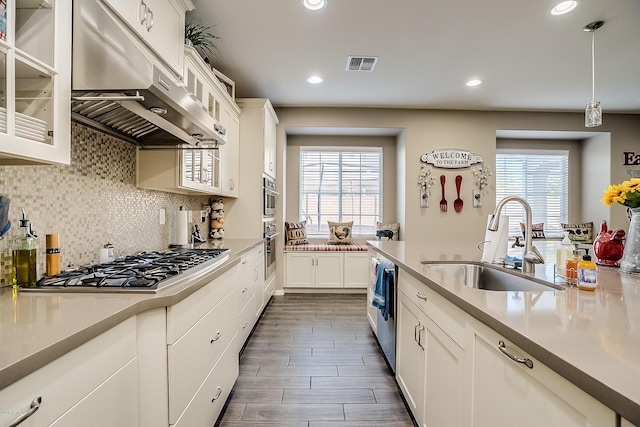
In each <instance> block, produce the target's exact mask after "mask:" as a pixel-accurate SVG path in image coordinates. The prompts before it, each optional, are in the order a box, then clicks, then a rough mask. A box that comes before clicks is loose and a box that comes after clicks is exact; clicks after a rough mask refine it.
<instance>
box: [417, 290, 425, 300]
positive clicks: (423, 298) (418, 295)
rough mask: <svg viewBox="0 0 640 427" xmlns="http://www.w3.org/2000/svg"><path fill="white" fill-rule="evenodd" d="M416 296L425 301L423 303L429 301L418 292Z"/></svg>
mask: <svg viewBox="0 0 640 427" xmlns="http://www.w3.org/2000/svg"><path fill="white" fill-rule="evenodd" d="M416 296H417V297H418V298H420V299H421V300H423V301H426V300H427V297H426V296H424V295H422V294H421V293H420V292H416Z"/></svg>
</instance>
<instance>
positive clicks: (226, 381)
mask: <svg viewBox="0 0 640 427" xmlns="http://www.w3.org/2000/svg"><path fill="white" fill-rule="evenodd" d="M237 339H238V336H236V337H235V338H234V339H233V340H232V341H231V342H230V343H229V345H228V346H227V348H226V349H225V350H224V352H223V353H222V355H221V356H220V358H219V359H218V361H217V363H216V364H215V366H214V367H213V369H211V372H210V373H209V375H208V376H207V377H206V378H205V380H204V382H203V383H202V385H201V386H200V388H199V389H198V391H197V392H196V394H195V395H194V396H193V398H192V399H191V401H190V402H189V405H188V406H187V408H186V409H185V411H184V412H183V413H182V415H181V416H180V418H179V419H178V420H177V422H176V423H175V424H171V425H172V426H175V427H192V426H212V425H214V424H215V422H216V420H217V419H218V416H219V415H220V413H221V412H222V409H223V407H224V404H225V402H226V401H227V398H228V397H229V393H231V389H232V388H233V384H234V383H235V381H236V379H237V378H238V375H239V370H240V367H239V363H238V352H237V351H236V350H235V349H236V348H237V344H236V342H235V341H236V340H237Z"/></svg>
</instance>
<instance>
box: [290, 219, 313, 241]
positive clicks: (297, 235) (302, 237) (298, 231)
mask: <svg viewBox="0 0 640 427" xmlns="http://www.w3.org/2000/svg"><path fill="white" fill-rule="evenodd" d="M284 229H285V231H286V238H287V241H286V243H285V244H287V245H305V244H307V243H309V242H308V241H307V221H301V222H285V223H284Z"/></svg>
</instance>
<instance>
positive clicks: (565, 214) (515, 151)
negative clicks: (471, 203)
mask: <svg viewBox="0 0 640 427" xmlns="http://www.w3.org/2000/svg"><path fill="white" fill-rule="evenodd" d="M499 155H514V156H527V155H531V156H564V162H565V163H564V166H563V167H564V169H565V175H564V182H563V183H560V187H561V188H560V192H559V193H557V199H558V200H560V205H559V206H558V208H557V209H558V211H559V212H558V214H557V215H556V216H554V217H553V219H552V220H550V218H549V212H548V211H549V209H548V208H547V207H548V206H549V204H548V203H544V204H543V205H544V207H545V208H544V209H543V210H544V215H541V214H540V210H541V209H540V206H539V203H536V201H535V198H534V197H533V196H531V194H527V190H526V189H525V190H524V191H522V192H520V193H518V192H514V191H508V190H502V188H501V184H500V181H499V178H498V177H499V170H500V169H501V168H500V167H499V160H498V156H499ZM570 158H571V150H570V149H568V148H566V147H562V148H558V149H553V148H544V149H535V148H527V149H524V148H497V149H496V159H495V165H496V166H495V168H496V173H495V175H496V201H498V200H501V199H502V198H503V197H506V196H510V195H518V196H521V197H523V198H524V199H525V200H527V201H528V202H529V204H530V205H531V207H532V222H533V223H534V224H535V223H540V222H543V223H544V233H545V238H546V239H549V238H551V239H554V238H561V237H562V225H561V224H562V223H568V218H569V193H570V179H571V170H570V169H571V160H570ZM546 176H547V179H548V177H549V175H548V174H547V175H546ZM534 185H535V184H534ZM534 185H532V186H528V187H529V188H532V187H533V186H534ZM523 186H524V184H523ZM562 187H564V188H562ZM505 188H506V184H505ZM547 188H549V187H547ZM503 191H504V194H501V192H503ZM529 191H531V190H529ZM563 191H564V192H563ZM507 193H508V194H507ZM538 194H540V193H538ZM527 196H529V197H527ZM547 200H548V197H547ZM510 205H511V204H507V206H505V208H504V209H503V210H502V214H503V215H509V217H510V218H509V236H511V237H515V236H522V232H521V230H520V225H519V223H520V222H525V212H524V209H522V208H521V207H520V206H516V207H515V208H512V210H511V212H509V211H508V208H509V206H510ZM514 206H515V205H514ZM515 212H517V213H518V214H519V216H518V214H515ZM556 222H557V225H556V226H555V227H554V226H553V225H554V224H555V223H556Z"/></svg>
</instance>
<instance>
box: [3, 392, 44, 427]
mask: <svg viewBox="0 0 640 427" xmlns="http://www.w3.org/2000/svg"><path fill="white" fill-rule="evenodd" d="M41 403H42V397H40V396H38V397H36V398H35V399H33V402H31V406H30V407H29V410H28V411H27V412H25V413H24V414H22V415H20V416H19V417H18V418H16V419H15V421H14V422H12V423H11V424H9V427H15V426H17V425H18V424H20V423H22V422H23V421H24V420H26V419H27V418H29V417H30V416H31V415H33V414H34V413H35V412H36V411H37V410H38V409H40V404H41Z"/></svg>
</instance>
